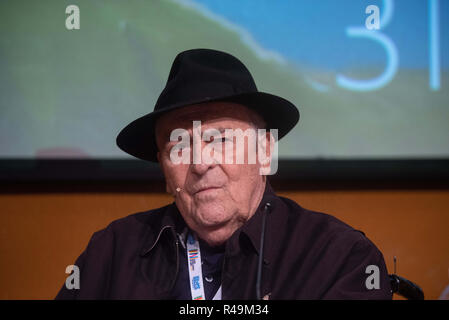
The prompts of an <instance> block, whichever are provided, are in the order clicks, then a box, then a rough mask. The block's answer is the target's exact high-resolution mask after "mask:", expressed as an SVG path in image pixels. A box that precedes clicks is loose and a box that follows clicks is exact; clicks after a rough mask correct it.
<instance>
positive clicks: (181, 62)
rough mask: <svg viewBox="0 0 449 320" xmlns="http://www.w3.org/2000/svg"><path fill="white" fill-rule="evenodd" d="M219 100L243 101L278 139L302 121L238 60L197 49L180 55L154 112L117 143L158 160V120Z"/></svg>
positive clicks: (137, 154)
mask: <svg viewBox="0 0 449 320" xmlns="http://www.w3.org/2000/svg"><path fill="white" fill-rule="evenodd" d="M213 101H227V102H234V103H239V104H242V105H245V106H246V107H248V108H250V109H252V110H254V111H255V112H256V113H258V114H259V115H260V116H262V118H263V119H264V120H265V122H266V124H267V126H266V129H277V130H278V139H281V138H282V137H283V136H285V135H286V134H287V133H288V132H289V131H290V130H291V129H292V128H293V127H294V126H295V125H296V123H297V122H298V121H299V111H298V109H297V108H296V107H295V106H294V105H293V104H292V103H291V102H289V101H287V100H286V99H283V98H281V97H278V96H275V95H272V94H269V93H264V92H260V91H258V90H257V87H256V84H255V83H254V80H253V77H252V76H251V73H250V72H249V71H248V69H247V68H246V67H245V65H244V64H243V63H242V62H241V61H240V60H238V59H237V58H236V57H234V56H232V55H230V54H228V53H225V52H221V51H217V50H211V49H192V50H187V51H183V52H181V53H179V54H178V55H177V56H176V58H175V60H174V61H173V64H172V67H171V70H170V74H169V76H168V80H167V84H166V85H165V88H164V90H163V91H162V92H161V94H160V96H159V99H158V100H157V102H156V106H155V107H154V111H153V112H151V113H149V114H147V115H144V116H143V117H140V118H138V119H136V120H134V121H133V122H131V123H130V124H128V125H127V126H126V127H125V128H123V129H122V131H121V132H120V133H119V135H118V136H117V145H118V146H119V147H120V149H122V150H123V151H125V152H127V153H129V154H131V155H133V156H135V157H137V158H140V159H143V160H148V161H154V162H157V151H158V149H157V145H156V138H155V134H156V133H155V125H156V120H157V118H158V117H159V116H161V115H162V114H165V113H167V112H169V111H172V110H175V109H178V108H182V107H186V106H189V105H194V104H200V103H204V102H213ZM205 105H206V106H207V104H205Z"/></svg>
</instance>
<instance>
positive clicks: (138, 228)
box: [91, 204, 173, 241]
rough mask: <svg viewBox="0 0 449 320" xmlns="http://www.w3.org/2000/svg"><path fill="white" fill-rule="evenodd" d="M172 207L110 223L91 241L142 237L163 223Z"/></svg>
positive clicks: (169, 205) (137, 214) (134, 214)
mask: <svg viewBox="0 0 449 320" xmlns="http://www.w3.org/2000/svg"><path fill="white" fill-rule="evenodd" d="M172 206H173V204H168V205H166V206H163V207H160V208H156V209H151V210H147V211H140V212H136V213H132V214H129V215H128V216H125V217H122V218H119V219H116V220H114V221H111V222H110V223H109V224H108V225H107V226H106V227H105V228H103V229H101V230H98V231H96V232H95V233H94V234H93V235H92V238H91V241H101V239H105V238H110V237H114V238H115V239H117V238H128V239H131V238H140V237H144V236H145V234H146V233H147V232H151V231H152V230H154V229H155V228H157V226H158V225H161V224H162V223H163V221H164V219H166V216H167V214H168V212H169V210H170V209H171V207H172Z"/></svg>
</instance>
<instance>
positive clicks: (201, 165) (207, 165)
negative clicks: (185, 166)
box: [190, 141, 217, 175]
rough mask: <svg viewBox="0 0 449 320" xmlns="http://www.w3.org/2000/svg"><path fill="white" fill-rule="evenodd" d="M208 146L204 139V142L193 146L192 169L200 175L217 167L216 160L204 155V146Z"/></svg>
mask: <svg viewBox="0 0 449 320" xmlns="http://www.w3.org/2000/svg"><path fill="white" fill-rule="evenodd" d="M205 146H206V143H204V141H202V143H201V144H200V145H199V146H197V147H196V148H193V153H192V159H191V162H190V163H191V165H190V167H191V170H192V172H193V173H196V174H198V175H203V174H205V173H206V172H207V170H209V169H211V168H213V167H215V166H216V165H217V164H216V162H215V161H212V159H211V157H209V158H208V157H205V156H203V154H202V152H203V150H204V147H205Z"/></svg>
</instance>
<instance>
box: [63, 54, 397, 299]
mask: <svg viewBox="0 0 449 320" xmlns="http://www.w3.org/2000/svg"><path fill="white" fill-rule="evenodd" d="M298 120H299V112H298V110H297V109H296V107H295V106H294V105H293V104H291V103H290V102H288V101H287V100H285V99H283V98H280V97H277V96H274V95H271V94H268V93H263V92H259V91H258V90H257V88H256V86H255V83H254V81H253V79H252V76H251V74H250V73H249V71H248V70H247V69H246V67H245V66H244V65H243V64H242V63H241V62H240V61H239V60H238V59H236V58H235V57H233V56H231V55H229V54H227V53H224V52H220V51H215V50H209V49H195V50H189V51H185V52H182V53H180V54H179V55H178V56H177V57H176V59H175V61H174V62H173V66H172V69H171V71H170V75H169V77H168V81H167V84H166V87H165V89H164V90H163V91H162V93H161V95H160V97H159V99H158V101H157V103H156V106H155V109H154V111H153V112H151V113H149V114H147V115H145V116H143V117H141V118H139V119H137V120H135V121H134V122H132V123H130V124H129V125H128V126H127V127H126V128H124V129H123V130H122V131H121V132H120V134H119V136H118V138H117V143H118V145H119V147H120V148H121V149H123V150H124V151H126V152H128V153H129V154H131V155H133V156H135V157H138V158H140V159H144V160H148V161H157V162H159V164H160V166H161V169H162V171H163V173H164V176H165V180H166V189H167V192H168V193H170V194H172V195H173V197H174V203H172V204H170V205H167V206H165V207H162V208H158V209H154V210H150V211H147V212H142V213H137V214H133V215H130V216H128V217H126V218H123V219H120V220H117V221H114V222H112V223H111V224H110V225H109V226H108V227H107V228H106V229H104V230H101V231H98V232H96V233H95V234H94V235H93V236H92V238H91V240H90V242H89V244H88V246H87V248H86V250H85V251H84V252H83V253H82V254H81V256H80V257H79V258H78V260H77V261H76V263H75V265H76V266H78V267H79V269H80V270H81V273H80V287H79V289H71V290H70V289H68V288H67V287H66V286H63V288H62V289H61V291H60V292H59V294H58V296H57V298H60V299H77V298H78V299H104V298H106V299H195V300H202V299H256V298H257V299H262V298H263V299H390V298H391V288H390V284H389V278H388V274H387V270H386V267H385V263H384V260H383V257H382V254H381V253H380V252H379V250H378V249H377V248H376V247H375V246H374V244H373V243H371V242H370V241H369V240H368V239H367V238H366V237H365V236H364V234H363V233H362V232H360V231H356V230H354V229H352V228H351V227H350V226H348V225H346V224H344V223H343V222H341V221H339V220H337V219H336V218H334V217H332V216H329V215H326V214H324V213H318V212H312V211H309V210H306V209H304V208H302V207H300V206H299V205H298V204H296V203H295V202H293V201H292V200H289V199H286V198H282V197H278V196H276V195H275V193H274V192H273V190H272V188H271V187H270V185H269V183H268V181H267V178H266V175H265V173H266V172H267V170H266V169H267V167H269V168H273V161H275V157H273V156H274V155H275V145H276V139H277V138H279V139H280V138H282V137H283V136H284V135H285V134H287V133H288V132H289V131H290V130H291V129H292V128H293V127H294V126H295V125H296V123H297V122H298ZM261 129H262V130H261ZM268 130H269V131H268ZM251 132H254V133H255V132H257V134H256V133H255V135H256V137H255V141H257V143H256V144H255V146H253V147H251V146H250V144H251V143H250V140H251V139H250V136H251V134H250V133H251ZM242 133H243V134H244V138H246V140H245V141H246V143H243V144H242V143H240V144H239V143H237V140H238V138H239V137H238V135H239V134H242ZM205 135H206V137H205ZM276 135H277V137H276ZM205 150H207V151H206V152H205ZM254 152H256V153H257V157H254V155H253V154H252V153H254ZM261 154H262V157H260V155H261ZM239 156H242V158H243V159H244V161H243V162H242V161H238V160H237V158H238V157H239ZM263 156H267V157H268V159H269V161H263V160H261V159H264V157H263ZM250 159H253V161H250ZM254 159H256V160H255V161H254ZM268 171H270V170H268Z"/></svg>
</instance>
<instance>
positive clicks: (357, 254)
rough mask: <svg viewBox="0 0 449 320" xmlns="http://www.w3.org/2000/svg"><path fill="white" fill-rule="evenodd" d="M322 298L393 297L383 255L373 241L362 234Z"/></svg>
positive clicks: (378, 298)
mask: <svg viewBox="0 0 449 320" xmlns="http://www.w3.org/2000/svg"><path fill="white" fill-rule="evenodd" d="M342 245H344V244H342ZM323 298H324V299H362V300H363V299H365V300H366V299H377V300H380V299H392V291H391V285H390V280H389V276H388V272H387V268H386V265H385V261H384V258H383V256H382V253H381V252H380V251H379V250H378V249H377V248H376V246H375V245H374V244H373V243H372V242H371V241H370V240H368V239H367V238H365V237H364V236H362V237H361V238H359V240H357V241H356V242H355V243H354V245H353V246H352V247H351V249H350V250H348V252H347V256H346V259H344V263H343V264H342V265H341V266H340V267H339V272H338V274H337V276H336V278H335V282H334V283H333V285H332V286H331V287H330V288H329V290H327V292H326V293H325V294H324V297H323Z"/></svg>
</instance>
